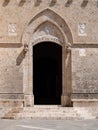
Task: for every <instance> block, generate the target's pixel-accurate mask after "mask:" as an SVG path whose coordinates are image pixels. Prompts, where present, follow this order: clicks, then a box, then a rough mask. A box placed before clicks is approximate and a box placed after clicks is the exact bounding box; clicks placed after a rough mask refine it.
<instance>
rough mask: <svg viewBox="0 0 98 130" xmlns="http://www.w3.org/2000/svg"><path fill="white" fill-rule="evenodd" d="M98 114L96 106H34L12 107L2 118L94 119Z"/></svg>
mask: <svg viewBox="0 0 98 130" xmlns="http://www.w3.org/2000/svg"><path fill="white" fill-rule="evenodd" d="M94 110H96V115H98V108H93V109H92V108H87V107H84V108H83V107H82V108H80V107H61V106H34V107H24V108H12V109H11V110H10V111H9V112H8V113H6V114H5V115H4V116H3V117H2V118H4V119H40V118H44V119H75V120H83V119H94V118H96V115H95V114H94V112H93V111H94Z"/></svg>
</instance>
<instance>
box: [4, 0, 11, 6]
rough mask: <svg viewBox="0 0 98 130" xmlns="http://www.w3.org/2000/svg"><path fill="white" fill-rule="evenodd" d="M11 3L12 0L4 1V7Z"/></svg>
mask: <svg viewBox="0 0 98 130" xmlns="http://www.w3.org/2000/svg"><path fill="white" fill-rule="evenodd" d="M9 2H10V0H4V2H3V4H2V6H3V7H5V6H7V5H8V4H9Z"/></svg>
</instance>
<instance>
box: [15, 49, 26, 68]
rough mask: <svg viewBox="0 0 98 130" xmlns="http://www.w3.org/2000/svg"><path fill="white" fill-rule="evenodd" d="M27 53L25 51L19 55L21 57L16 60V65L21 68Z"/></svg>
mask: <svg viewBox="0 0 98 130" xmlns="http://www.w3.org/2000/svg"><path fill="white" fill-rule="evenodd" d="M25 54H26V51H25V50H24V49H23V50H22V52H21V53H20V54H19V56H18V57H17V59H16V65H17V66H19V65H20V64H21V63H22V61H23V59H24V58H25Z"/></svg>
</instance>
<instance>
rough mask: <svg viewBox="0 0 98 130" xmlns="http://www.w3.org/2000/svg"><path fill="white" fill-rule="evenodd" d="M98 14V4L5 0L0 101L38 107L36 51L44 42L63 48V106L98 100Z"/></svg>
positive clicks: (0, 8) (1, 6)
mask: <svg viewBox="0 0 98 130" xmlns="http://www.w3.org/2000/svg"><path fill="white" fill-rule="evenodd" d="M97 16H98V1H97V0H1V1H0V25H1V26H0V101H1V102H3V101H4V103H5V102H6V101H8V100H9V101H10V100H11V102H12V101H14V100H17V102H18V101H23V105H25V106H33V105H34V94H33V87H34V86H33V58H32V57H33V55H34V54H33V50H32V47H34V46H35V45H37V44H40V43H42V42H53V43H55V44H56V45H60V46H61V47H62V95H61V104H62V106H70V105H71V102H72V101H73V102H74V101H76V100H77V99H78V100H79V99H90V100H92V99H96V100H97V99H98V71H97V69H98V28H97V27H98V17H97ZM74 99H75V100H74ZM9 101H8V102H9ZM17 104H18V103H17ZM10 105H11V104H10Z"/></svg>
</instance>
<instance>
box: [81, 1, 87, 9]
mask: <svg viewBox="0 0 98 130" xmlns="http://www.w3.org/2000/svg"><path fill="white" fill-rule="evenodd" d="M87 4H88V0H83V2H82V4H81V7H82V8H85V7H86V6H87Z"/></svg>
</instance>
